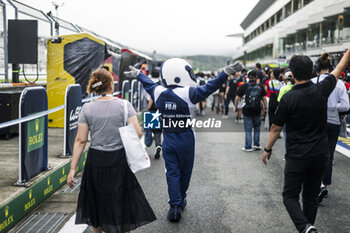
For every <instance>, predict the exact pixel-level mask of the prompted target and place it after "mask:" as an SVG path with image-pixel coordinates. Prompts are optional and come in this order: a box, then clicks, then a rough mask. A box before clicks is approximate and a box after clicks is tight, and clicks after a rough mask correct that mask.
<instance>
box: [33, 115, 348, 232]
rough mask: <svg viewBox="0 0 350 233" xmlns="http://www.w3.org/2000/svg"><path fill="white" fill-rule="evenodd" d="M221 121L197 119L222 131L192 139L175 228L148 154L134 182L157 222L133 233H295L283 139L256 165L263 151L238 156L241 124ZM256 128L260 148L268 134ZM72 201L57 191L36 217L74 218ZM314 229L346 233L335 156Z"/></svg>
mask: <svg viewBox="0 0 350 233" xmlns="http://www.w3.org/2000/svg"><path fill="white" fill-rule="evenodd" d="M208 110H209V109H207V111H208ZM221 117H222V115H220V114H219V115H216V114H215V113H212V112H207V114H206V116H205V117H198V119H207V118H215V119H217V120H222V124H223V125H222V129H221V130H216V132H210V130H204V132H197V133H196V157H195V163H194V168H193V174H192V179H191V183H190V187H189V190H188V204H187V207H186V209H185V210H184V212H183V214H182V219H181V221H180V222H179V223H171V222H169V221H168V220H167V219H166V215H167V212H168V209H169V206H168V204H167V201H168V194H167V185H166V178H165V168H164V160H163V158H162V157H161V158H160V159H159V160H154V157H153V154H154V152H155V148H154V146H153V145H152V146H151V147H150V148H147V151H148V152H149V154H150V157H151V160H152V166H151V168H150V169H148V170H145V171H141V172H139V173H137V174H136V176H137V178H138V180H139V182H140V184H141V186H142V188H143V191H144V193H145V194H146V196H147V198H148V201H149V203H150V205H151V207H152V208H153V210H154V212H155V214H156V216H157V218H158V219H157V220H156V221H155V222H152V223H150V224H148V225H146V226H142V227H140V228H138V229H137V230H135V231H133V232H139V233H141V232H142V233H144V232H146V233H148V232H152V233H154V232H156V233H173V232H174V233H197V232H198V233H199V232H205V233H216V232H218V233H221V232H248V233H252V232H259V233H275V232H276V233H277V232H283V233H289V232H291V233H292V232H297V231H296V230H295V227H294V225H293V223H292V221H291V220H290V218H289V216H288V214H287V212H286V210H285V208H284V205H283V202H282V195H281V193H282V187H283V169H284V160H283V154H284V144H283V139H279V140H278V141H277V143H276V145H275V146H274V148H273V149H274V150H273V154H272V157H271V159H270V161H269V163H268V165H267V166H265V165H264V164H263V163H262V161H261V155H262V151H254V152H243V151H242V150H241V149H242V147H243V145H244V132H243V124H242V123H240V124H238V123H235V122H234V118H233V113H232V112H231V113H230V118H229V119H225V120H223V119H222V118H221ZM261 128H262V130H261V131H262V132H261V140H260V141H261V146H262V147H263V146H264V145H265V144H266V142H267V137H268V133H267V132H266V130H264V129H263V127H261ZM63 188H64V187H63ZM76 201H77V193H62V192H61V191H57V192H56V193H55V194H54V195H52V196H51V197H50V198H49V199H48V200H46V201H45V202H44V203H43V204H41V205H40V206H39V207H38V208H37V209H36V210H35V211H40V212H52V211H59V212H69V213H70V214H73V213H74V211H75V208H76ZM315 226H316V227H317V228H318V229H319V231H320V232H321V233H326V232H328V233H347V232H350V159H349V158H347V157H346V156H344V155H342V154H340V153H337V152H336V154H335V165H334V167H333V184H332V185H331V186H329V197H328V198H327V199H324V201H323V203H322V205H320V207H319V212H318V216H317V220H316V224H315ZM61 227H62V226H61ZM58 231H59V230H58ZM87 232H91V230H90V228H87V229H86V230H85V231H84V233H87Z"/></svg>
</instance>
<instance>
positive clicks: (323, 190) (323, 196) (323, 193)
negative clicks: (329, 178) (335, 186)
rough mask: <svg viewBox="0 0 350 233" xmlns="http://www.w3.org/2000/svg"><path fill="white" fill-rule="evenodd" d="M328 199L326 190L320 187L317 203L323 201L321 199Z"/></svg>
mask: <svg viewBox="0 0 350 233" xmlns="http://www.w3.org/2000/svg"><path fill="white" fill-rule="evenodd" d="M327 197H328V190H327V189H326V187H321V188H320V193H319V194H318V203H321V202H322V201H323V198H327Z"/></svg>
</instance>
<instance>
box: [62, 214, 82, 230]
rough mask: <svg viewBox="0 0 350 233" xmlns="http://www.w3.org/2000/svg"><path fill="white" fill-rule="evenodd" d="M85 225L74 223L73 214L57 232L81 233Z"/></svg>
mask: <svg viewBox="0 0 350 233" xmlns="http://www.w3.org/2000/svg"><path fill="white" fill-rule="evenodd" d="M87 227H88V225H86V224H79V225H76V224H75V214H74V215H73V216H72V217H71V218H70V219H69V220H68V222H66V224H65V225H64V226H63V227H62V229H61V230H60V231H59V232H58V233H83V232H84V231H85V230H86V228H87Z"/></svg>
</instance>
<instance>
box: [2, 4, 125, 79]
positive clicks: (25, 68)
mask: <svg viewBox="0 0 350 233" xmlns="http://www.w3.org/2000/svg"><path fill="white" fill-rule="evenodd" d="M10 3H12V4H13V5H11V4H10ZM16 8H17V12H18V19H31V20H37V21H38V66H37V65H35V64H34V65H33V64H24V65H22V64H21V65H20V69H21V71H20V73H19V74H20V77H19V78H20V81H26V80H25V77H26V78H27V79H28V80H29V81H33V80H36V79H37V77H38V80H39V81H46V61H47V38H49V37H51V36H54V35H55V34H56V29H55V22H56V21H57V22H58V24H59V34H60V35H67V34H75V33H83V32H86V33H90V34H92V35H94V36H96V37H98V38H100V39H102V40H103V41H105V42H106V43H107V46H108V48H109V49H110V50H112V51H114V52H118V51H120V48H122V47H123V46H122V45H121V44H119V43H118V42H115V41H112V40H110V39H109V38H106V37H104V36H101V35H98V34H96V33H95V32H93V31H90V30H88V29H86V28H83V27H80V26H78V25H76V24H74V23H71V22H68V21H65V20H63V19H59V18H58V19H57V18H56V17H54V16H53V15H52V14H49V13H47V12H43V11H41V10H39V9H36V8H33V7H31V6H28V5H26V4H23V3H21V2H18V1H16V0H12V1H6V0H0V83H2V82H5V80H6V78H5V76H6V73H8V80H9V81H11V78H12V64H8V65H7V67H8V72H6V69H5V66H6V65H5V64H6V63H5V49H6V45H5V44H4V43H5V42H6V41H4V35H5V34H6V33H4V28H7V20H9V19H15V12H16ZM4 20H5V21H4ZM4 22H5V23H6V25H5V24H4Z"/></svg>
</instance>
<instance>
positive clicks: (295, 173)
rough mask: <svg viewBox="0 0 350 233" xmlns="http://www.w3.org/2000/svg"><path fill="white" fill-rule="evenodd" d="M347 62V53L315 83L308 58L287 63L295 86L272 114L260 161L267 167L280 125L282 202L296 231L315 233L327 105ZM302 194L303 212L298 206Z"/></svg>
mask: <svg viewBox="0 0 350 233" xmlns="http://www.w3.org/2000/svg"><path fill="white" fill-rule="evenodd" d="M349 60H350V50H348V51H347V52H346V53H345V55H344V56H343V58H342V59H341V61H340V62H339V64H338V66H337V67H336V68H335V69H334V70H333V71H332V72H331V74H329V75H328V76H327V77H325V78H324V79H323V80H322V81H320V82H319V83H317V84H314V83H312V82H310V79H311V77H312V76H311V75H312V72H313V63H312V61H311V59H310V58H309V57H308V56H303V55H296V56H293V57H292V59H291V60H290V64H289V66H290V69H291V71H292V75H293V77H294V78H295V84H296V85H295V86H294V87H293V88H292V90H291V91H290V92H288V93H287V94H285V95H284V96H283V97H282V99H281V102H280V104H279V106H278V109H277V111H276V115H275V119H274V121H273V124H272V127H271V130H270V134H269V139H268V142H267V145H266V147H265V148H264V150H265V152H264V154H263V156H262V160H263V162H264V163H265V164H267V159H270V157H271V153H272V147H273V145H274V144H275V142H276V140H277V138H278V136H279V134H280V132H281V130H282V127H283V125H284V124H286V130H287V153H286V155H285V159H286V164H285V169H284V187H283V194H282V195H283V203H284V205H285V207H286V209H287V211H288V213H289V216H290V217H291V219H292V221H293V223H294V225H295V226H296V228H297V229H298V231H299V232H305V233H308V232H317V229H316V228H315V227H314V226H313V224H314V223H315V220H316V215H317V208H318V194H319V188H320V185H321V180H322V176H323V174H324V171H325V168H326V166H327V162H328V158H329V149H328V143H327V128H326V125H327V102H328V97H329V96H330V95H331V93H332V91H333V90H334V88H335V86H336V84H337V81H338V78H339V76H340V74H341V72H342V71H343V70H344V69H345V68H346V66H347V64H348V62H349ZM301 191H302V198H303V209H302V208H301V205H300V203H299V194H300V192H301Z"/></svg>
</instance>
